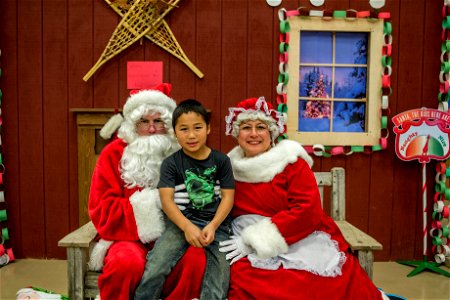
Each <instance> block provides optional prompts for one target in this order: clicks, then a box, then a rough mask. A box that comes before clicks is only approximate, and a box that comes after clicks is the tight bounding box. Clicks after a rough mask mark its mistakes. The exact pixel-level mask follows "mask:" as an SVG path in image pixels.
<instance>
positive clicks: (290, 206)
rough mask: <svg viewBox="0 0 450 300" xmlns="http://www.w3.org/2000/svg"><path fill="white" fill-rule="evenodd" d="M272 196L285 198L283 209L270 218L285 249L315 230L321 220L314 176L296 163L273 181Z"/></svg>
mask: <svg viewBox="0 0 450 300" xmlns="http://www.w3.org/2000/svg"><path fill="white" fill-rule="evenodd" d="M273 187H274V189H275V190H274V193H275V194H276V195H279V197H286V198H287V209H285V210H281V211H279V212H278V213H276V214H275V215H273V216H272V222H273V223H274V224H275V225H276V226H277V228H278V230H279V231H280V233H281V235H282V236H283V237H284V239H285V240H286V243H287V244H288V245H290V244H292V243H295V242H297V241H299V240H301V239H303V238H305V237H307V236H308V235H309V234H311V233H312V232H313V231H314V230H316V229H317V228H318V227H319V224H320V222H321V219H322V217H323V210H322V205H321V202H320V193H319V189H318V187H317V183H316V179H315V177H314V173H313V172H312V171H311V169H310V167H309V166H308V164H307V163H306V162H305V161H304V160H303V159H299V160H297V161H296V162H295V163H293V164H290V165H288V166H287V167H286V168H285V170H284V171H283V172H282V173H280V174H278V175H277V176H275V178H274V180H273Z"/></svg>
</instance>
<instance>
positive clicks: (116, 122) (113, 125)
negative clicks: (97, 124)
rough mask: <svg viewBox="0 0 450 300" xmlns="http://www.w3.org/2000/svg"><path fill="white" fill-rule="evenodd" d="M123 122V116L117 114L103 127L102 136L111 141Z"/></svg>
mask: <svg viewBox="0 0 450 300" xmlns="http://www.w3.org/2000/svg"><path fill="white" fill-rule="evenodd" d="M122 122H123V117H122V115H121V114H115V115H114V116H112V117H111V118H109V120H108V121H107V122H106V123H105V125H103V127H102V129H101V130H100V136H101V137H102V138H104V139H105V140H107V139H110V138H111V136H112V135H113V133H114V132H115V131H116V130H117V129H118V128H119V127H120V124H122Z"/></svg>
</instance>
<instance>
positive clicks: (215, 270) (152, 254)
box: [134, 219, 231, 300]
mask: <svg viewBox="0 0 450 300" xmlns="http://www.w3.org/2000/svg"><path fill="white" fill-rule="evenodd" d="M191 221H192V223H194V224H195V225H197V226H199V227H200V228H203V227H205V226H206V225H207V223H208V222H206V221H203V220H196V219H191ZM166 225H167V226H166V230H165V231H164V232H163V234H162V235H161V237H160V238H159V239H158V240H157V241H156V243H155V246H154V247H153V249H152V250H150V251H149V253H148V254H147V263H146V264H145V270H144V275H143V276H142V279H141V282H140V283H139V286H138V288H137V289H136V292H135V296H134V299H135V300H141V299H142V300H148V299H159V298H160V295H161V291H162V288H163V285H164V281H165V279H166V276H167V275H169V274H170V271H171V270H172V269H173V267H174V266H175V265H176V264H177V262H178V261H179V260H180V258H181V257H182V256H183V255H184V253H185V252H186V250H187V248H188V247H189V246H190V245H189V244H188V242H187V241H186V238H185V237H184V232H183V231H181V230H180V229H179V228H178V227H177V226H176V225H175V224H173V223H172V222H171V221H167V223H166ZM230 233H231V227H230V226H229V225H227V224H222V225H220V226H219V228H217V230H216V233H215V239H214V241H213V242H212V243H211V244H210V245H209V246H208V247H205V248H204V249H205V252H206V269H205V273H204V275H203V282H202V287H201V291H200V299H205V300H212V299H214V300H215V299H217V300H219V299H226V298H227V293H228V287H229V284H230V265H229V262H227V260H226V259H225V253H222V252H220V251H219V242H220V241H225V240H228V239H229V236H230Z"/></svg>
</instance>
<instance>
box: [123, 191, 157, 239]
mask: <svg viewBox="0 0 450 300" xmlns="http://www.w3.org/2000/svg"><path fill="white" fill-rule="evenodd" d="M130 203H131V206H132V207H133V212H134V218H135V219H136V226H137V230H138V235H139V239H140V240H141V242H143V243H144V244H146V243H149V242H151V241H154V240H156V239H157V238H159V237H160V236H161V234H162V233H163V231H164V229H165V224H164V218H163V212H162V210H161V200H160V198H159V192H158V190H157V189H149V188H147V189H143V190H142V191H140V192H139V191H138V192H135V193H134V194H133V195H132V196H131V197H130Z"/></svg>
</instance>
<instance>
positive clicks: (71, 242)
mask: <svg viewBox="0 0 450 300" xmlns="http://www.w3.org/2000/svg"><path fill="white" fill-rule="evenodd" d="M96 235H97V230H95V227H94V224H92V222H88V223H86V224H84V225H83V226H81V227H80V228H78V229H76V230H74V231H72V232H71V233H69V234H68V235H66V236H65V237H63V238H62V239H61V240H59V242H58V246H59V247H66V248H73V247H75V248H77V247H81V248H89V245H90V244H91V242H92V241H93V240H94V238H95V236H96Z"/></svg>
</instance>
